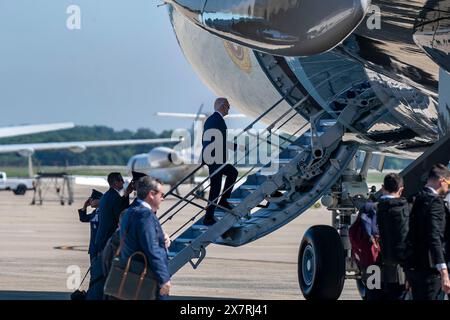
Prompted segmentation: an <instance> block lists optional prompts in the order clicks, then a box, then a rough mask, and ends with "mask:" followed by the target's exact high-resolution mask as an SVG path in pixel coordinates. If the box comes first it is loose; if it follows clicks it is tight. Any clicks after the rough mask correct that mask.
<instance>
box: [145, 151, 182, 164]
mask: <svg viewBox="0 0 450 320" xmlns="http://www.w3.org/2000/svg"><path fill="white" fill-rule="evenodd" d="M148 161H149V163H150V167H151V168H165V167H171V166H174V165H175V166H179V165H182V164H183V159H181V158H180V156H179V155H178V154H177V153H176V152H175V151H174V150H173V149H170V148H166V147H158V148H154V149H152V150H151V151H150V152H149V153H148Z"/></svg>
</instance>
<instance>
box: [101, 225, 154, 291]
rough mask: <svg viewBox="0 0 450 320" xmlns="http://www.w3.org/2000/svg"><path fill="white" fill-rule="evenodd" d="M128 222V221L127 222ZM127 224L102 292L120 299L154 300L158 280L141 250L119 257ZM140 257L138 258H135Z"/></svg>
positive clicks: (126, 232)
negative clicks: (126, 257) (125, 256)
mask: <svg viewBox="0 0 450 320" xmlns="http://www.w3.org/2000/svg"><path fill="white" fill-rule="evenodd" d="M129 224H130V223H129ZM128 229H129V225H128V227H127V229H126V231H125V234H124V236H123V238H122V239H120V245H119V248H118V249H117V251H116V254H115V257H114V259H113V261H112V265H111V268H110V270H109V273H108V277H107V278H106V282H105V287H104V293H105V294H106V295H109V296H112V297H114V298H117V299H120V300H155V299H156V297H157V292H158V281H157V279H156V277H155V275H154V273H153V272H152V271H151V269H150V268H149V267H148V262H147V257H146V256H145V254H144V253H143V252H140V251H137V252H135V253H133V254H132V255H131V256H130V257H129V258H128V259H127V260H124V259H121V258H120V251H121V250H122V246H123V243H124V241H125V237H126V236H127V234H128ZM138 257H139V258H141V259H140V260H138V259H136V258H138Z"/></svg>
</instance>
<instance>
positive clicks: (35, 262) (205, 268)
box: [0, 186, 360, 300]
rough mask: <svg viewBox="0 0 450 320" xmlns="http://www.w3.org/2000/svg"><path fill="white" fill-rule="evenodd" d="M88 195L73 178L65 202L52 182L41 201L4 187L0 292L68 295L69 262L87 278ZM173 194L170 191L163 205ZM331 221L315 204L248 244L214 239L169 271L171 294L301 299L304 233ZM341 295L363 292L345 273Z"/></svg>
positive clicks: (187, 214)
mask: <svg viewBox="0 0 450 320" xmlns="http://www.w3.org/2000/svg"><path fill="white" fill-rule="evenodd" d="M188 188H189V186H184V187H183V188H182V189H181V191H182V192H186V191H188V190H189V189H188ZM98 189H99V190H101V191H106V190H105V188H98ZM165 190H167V186H166V187H165ZM89 195H90V188H89V187H88V186H76V187H75V202H74V204H72V205H71V206H69V205H67V204H66V205H64V206H62V205H61V204H60V202H59V200H58V199H57V197H56V193H55V191H54V190H50V189H49V190H48V191H47V192H46V195H45V198H44V202H43V204H42V205H30V203H31V200H32V197H33V191H29V192H27V194H26V195H24V196H15V195H14V194H13V193H12V192H10V191H4V192H0V300H5V299H6V300H10V299H14V300H67V299H70V294H71V293H72V292H73V291H74V288H73V282H72V281H71V280H73V275H74V274H73V273H70V270H75V272H78V275H80V276H81V278H82V277H83V276H84V274H85V272H86V271H87V269H88V267H89V256H88V254H87V248H88V243H89V224H88V223H81V222H80V221H79V220H78V212H77V209H78V208H80V207H82V205H83V202H84V199H85V197H88V196H89ZM175 201H176V200H175V198H173V197H172V198H170V197H169V198H168V199H166V200H165V201H164V203H163V205H162V208H161V209H160V210H159V212H161V213H162V212H164V211H165V209H167V208H169V207H170V206H172V205H173V204H174V202H175ZM197 211H198V209H195V208H194V207H189V206H188V207H186V208H185V209H184V210H183V211H182V212H181V213H180V215H179V217H178V216H177V218H176V219H174V221H173V222H171V223H170V224H165V225H164V226H163V228H164V229H165V231H167V232H168V233H169V234H171V232H173V231H174V230H176V229H177V228H178V227H179V226H180V223H182V222H185V221H187V220H189V218H191V217H192V216H193V215H194V214H195V213H196V212H197ZM330 222H331V214H330V213H329V212H328V211H327V210H326V209H324V208H318V209H310V210H308V211H307V212H305V213H304V214H303V215H301V216H300V217H298V218H297V219H295V220H294V221H292V222H291V223H289V224H288V225H286V226H284V227H283V228H281V229H279V230H277V231H275V232H274V233H272V234H270V235H268V236H266V237H264V238H262V239H259V240H257V241H255V242H253V243H250V244H247V245H245V246H243V247H238V248H232V247H226V246H219V245H210V246H209V247H208V248H207V256H206V258H205V259H204V261H203V262H202V263H201V264H200V266H199V267H198V268H197V269H196V270H194V269H193V268H192V267H191V266H190V265H189V264H188V265H186V266H184V267H183V268H182V269H181V270H180V271H178V272H177V273H176V274H175V275H174V276H173V277H172V291H171V298H172V299H193V300H196V299H199V300H201V299H268V300H302V299H304V298H303V296H302V294H301V291H300V289H299V285H298V276H297V259H298V249H299V244H300V241H301V239H302V236H303V234H304V232H305V231H306V230H307V229H308V228H309V227H310V226H312V225H317V224H330ZM68 271H69V272H68ZM72 272H74V271H72ZM88 278H89V276H88ZM87 282H88V281H86V282H85V283H84V284H83V285H82V289H87ZM341 299H344V300H360V297H359V294H358V291H357V289H356V283H355V280H347V281H346V284H345V287H344V291H343V293H342V295H341Z"/></svg>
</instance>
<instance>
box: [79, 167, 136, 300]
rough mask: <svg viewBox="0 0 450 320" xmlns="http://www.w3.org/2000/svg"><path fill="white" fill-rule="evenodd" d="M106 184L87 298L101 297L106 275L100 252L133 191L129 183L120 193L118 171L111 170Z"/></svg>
mask: <svg viewBox="0 0 450 320" xmlns="http://www.w3.org/2000/svg"><path fill="white" fill-rule="evenodd" d="M108 184H109V187H110V188H109V190H108V191H106V192H105V194H104V195H103V197H102V198H101V199H100V205H99V216H98V230H97V235H96V236H95V245H94V250H93V255H94V259H93V260H92V262H91V281H90V283H89V290H88V292H87V299H88V300H100V299H103V286H104V284H105V281H106V275H104V274H103V267H102V261H101V253H102V251H103V249H104V248H105V245H106V243H107V241H108V239H109V238H110V237H111V236H112V235H113V234H114V231H115V230H116V229H117V225H118V224H119V217H120V213H121V212H122V211H123V210H125V209H126V208H127V207H128V206H129V202H130V198H129V196H130V193H131V192H132V191H133V186H132V184H130V185H129V186H128V188H127V189H126V190H125V193H124V195H123V196H121V195H120V190H122V189H123V184H124V180H123V178H122V175H121V174H120V173H119V172H112V173H110V174H109V175H108Z"/></svg>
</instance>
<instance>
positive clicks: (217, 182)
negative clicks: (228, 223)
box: [205, 164, 238, 219]
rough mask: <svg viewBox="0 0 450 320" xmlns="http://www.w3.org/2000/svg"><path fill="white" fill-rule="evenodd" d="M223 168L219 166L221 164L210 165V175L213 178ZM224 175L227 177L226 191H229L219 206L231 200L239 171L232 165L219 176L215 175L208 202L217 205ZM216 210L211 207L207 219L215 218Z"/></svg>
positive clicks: (227, 165)
mask: <svg viewBox="0 0 450 320" xmlns="http://www.w3.org/2000/svg"><path fill="white" fill-rule="evenodd" d="M221 166H222V165H219V164H213V165H209V166H208V169H209V175H210V176H211V175H212V174H213V173H214V172H215V171H216V170H218V169H219V168H220V167H221ZM223 175H225V176H226V177H227V178H226V180H225V189H224V190H227V189H228V190H227V191H226V192H225V193H224V194H223V195H222V197H221V199H220V201H219V205H222V204H224V203H226V202H227V200H228V199H229V198H230V196H231V192H232V191H233V184H234V183H235V182H236V179H237V176H238V171H237V170H236V168H235V167H233V166H232V165H231V164H226V165H225V166H224V167H223V168H222V169H220V171H219V172H218V173H217V174H215V175H214V176H212V177H211V178H210V180H211V187H210V191H209V198H208V200H209V201H210V202H214V203H217V200H216V201H214V200H215V199H216V198H217V197H218V196H219V195H220V190H221V187H222V176H223ZM214 209H215V206H214V205H209V206H208V208H207V209H206V215H205V218H207V219H210V218H213V217H214Z"/></svg>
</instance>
